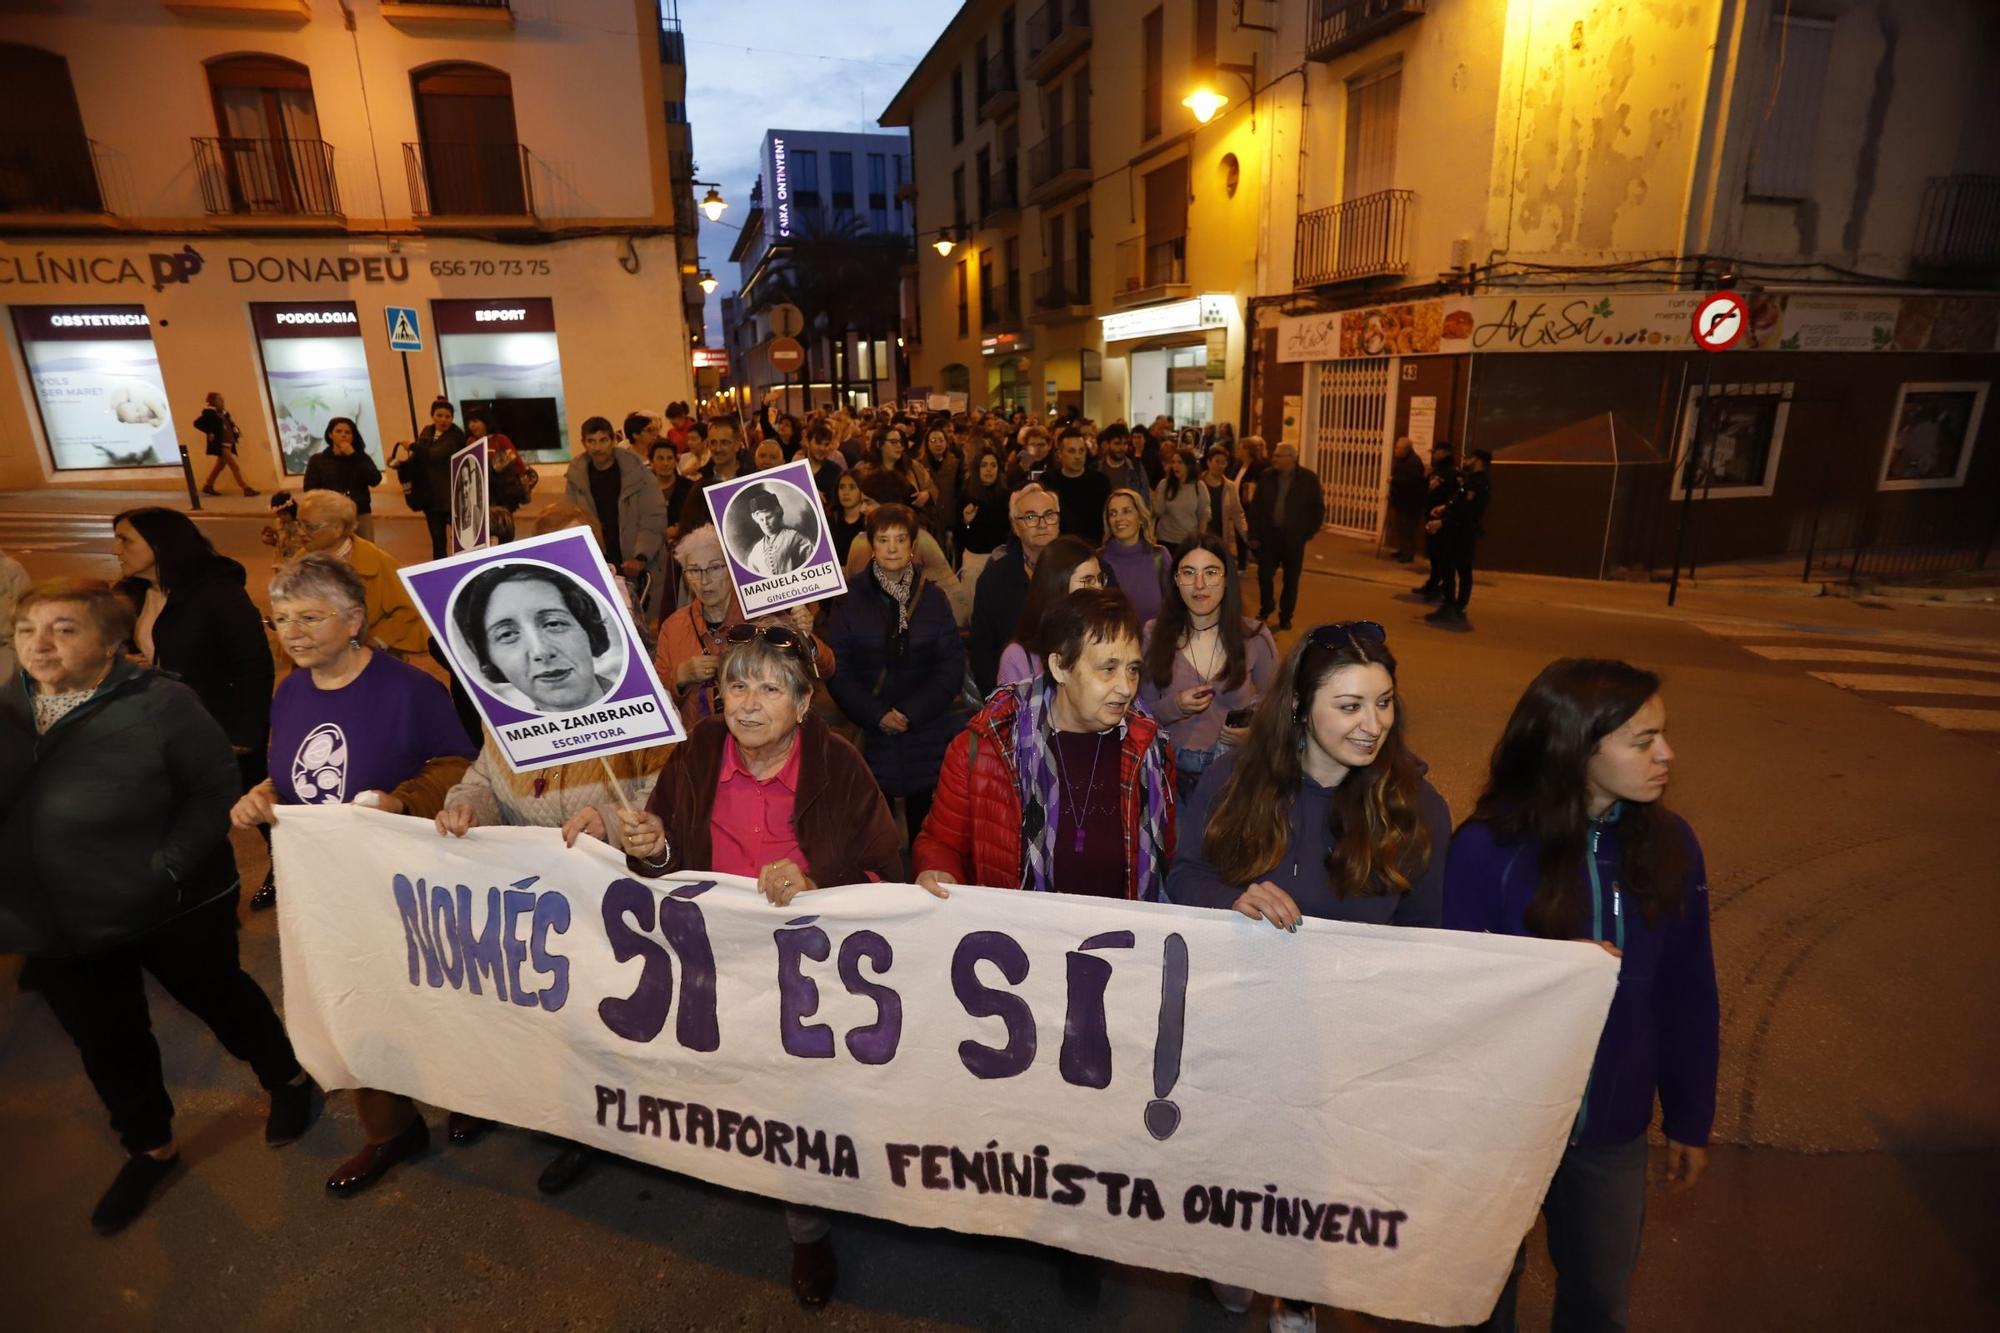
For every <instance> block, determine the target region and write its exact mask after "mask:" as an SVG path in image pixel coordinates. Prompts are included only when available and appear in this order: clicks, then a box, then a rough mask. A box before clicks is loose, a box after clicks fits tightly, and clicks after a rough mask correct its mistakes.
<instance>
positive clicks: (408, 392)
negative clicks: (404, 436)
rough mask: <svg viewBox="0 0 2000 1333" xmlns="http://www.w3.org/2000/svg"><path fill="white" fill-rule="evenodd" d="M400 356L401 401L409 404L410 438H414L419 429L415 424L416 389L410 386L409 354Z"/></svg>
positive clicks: (405, 353)
mask: <svg viewBox="0 0 2000 1333" xmlns="http://www.w3.org/2000/svg"><path fill="white" fill-rule="evenodd" d="M402 356H403V401H404V402H405V403H407V404H409V407H410V438H411V439H413V440H414V439H416V438H417V434H418V429H419V428H418V426H417V391H416V390H415V389H413V388H411V387H410V354H409V353H408V352H404V353H403V354H402Z"/></svg>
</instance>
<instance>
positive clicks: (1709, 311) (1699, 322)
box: [1694, 292, 1750, 352]
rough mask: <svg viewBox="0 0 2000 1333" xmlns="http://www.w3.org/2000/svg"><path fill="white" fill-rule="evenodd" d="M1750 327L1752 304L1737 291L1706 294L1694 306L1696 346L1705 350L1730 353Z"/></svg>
mask: <svg viewBox="0 0 2000 1333" xmlns="http://www.w3.org/2000/svg"><path fill="white" fill-rule="evenodd" d="M1749 327H1750V307H1749V306H1748V305H1745V304H1744V301H1743V298H1742V297H1741V296H1738V295H1737V294H1736V293H1735V292H1717V293H1715V295H1713V296H1708V297H1704V298H1703V299H1702V302H1701V304H1700V305H1698V306H1696V307H1695V308H1694V345H1695V346H1696V347H1699V348H1701V350H1702V351H1704V352H1726V351H1728V350H1729V349H1730V348H1732V347H1734V346H1735V345H1736V343H1737V341H1738V340H1739V339H1741V338H1742V337H1743V334H1744V332H1745V331H1746V330H1748V329H1749Z"/></svg>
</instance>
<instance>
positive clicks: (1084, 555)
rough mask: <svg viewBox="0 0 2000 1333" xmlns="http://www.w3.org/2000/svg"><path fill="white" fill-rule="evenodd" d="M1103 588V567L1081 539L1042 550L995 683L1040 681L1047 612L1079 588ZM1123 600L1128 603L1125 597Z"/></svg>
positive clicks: (1056, 542)
mask: <svg viewBox="0 0 2000 1333" xmlns="http://www.w3.org/2000/svg"><path fill="white" fill-rule="evenodd" d="M1103 586H1104V565H1103V563H1102V562H1100V561H1099V560H1098V558H1097V552H1096V551H1095V550H1093V549H1092V548H1091V545H1090V543H1089V542H1087V541H1085V540H1084V539H1083V538H1081V537H1074V536H1067V535H1065V536H1061V537H1057V538H1056V539H1055V540H1054V541H1052V542H1050V543H1049V544H1048V545H1047V546H1046V547H1044V548H1043V549H1042V555H1041V559H1039V560H1037V561H1036V562H1035V572H1034V573H1032V574H1030V575H1029V576H1028V595H1027V598H1026V599H1025V600H1024V601H1023V602H1022V603H1021V618H1020V620H1019V621H1017V622H1016V623H1015V626H1014V637H1013V639H1012V640H1010V641H1009V642H1008V644H1007V646H1006V647H1004V648H1002V649H1001V650H1000V667H999V671H998V673H997V674H996V675H995V677H994V680H995V683H997V684H1000V685H1018V684H1020V683H1021V682H1023V681H1029V680H1037V679H1040V677H1041V674H1042V662H1043V659H1044V658H1045V657H1046V656H1047V652H1046V650H1045V647H1044V643H1043V639H1042V622H1043V620H1044V619H1046V618H1047V616H1048V613H1049V610H1050V608H1052V607H1053V606H1055V604H1056V603H1057V602H1059V601H1061V600H1062V599H1063V598H1064V597H1065V596H1066V595H1068V594H1069V593H1073V592H1076V591H1077V590H1078V589H1080V588H1102V587H1103ZM1126 600H1127V601H1128V602H1129V601H1130V600H1131V599H1130V597H1129V596H1128V597H1127V599H1126ZM1134 614H1135V615H1136V614H1137V612H1134Z"/></svg>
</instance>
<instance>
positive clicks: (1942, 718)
mask: <svg viewBox="0 0 2000 1333" xmlns="http://www.w3.org/2000/svg"><path fill="white" fill-rule="evenodd" d="M1896 711H1897V712H1899V713H1908V714H1909V715H1910V716H1911V717H1913V718H1915V719H1917V720H1918V721H1919V722H1928V723H1930V724H1931V725H1932V726H1934V727H1942V728H1944V729H1945V730H1946V731H2000V708H1919V707H1916V706H1914V705H1909V704H1898V705H1896Z"/></svg>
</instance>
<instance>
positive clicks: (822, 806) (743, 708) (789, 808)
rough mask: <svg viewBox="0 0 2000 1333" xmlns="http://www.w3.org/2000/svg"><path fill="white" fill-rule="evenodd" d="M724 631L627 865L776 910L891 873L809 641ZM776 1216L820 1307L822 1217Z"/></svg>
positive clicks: (771, 629) (880, 811)
mask: <svg viewBox="0 0 2000 1333" xmlns="http://www.w3.org/2000/svg"><path fill="white" fill-rule="evenodd" d="M725 638H726V640H727V642H726V646H725V647H724V649H723V652H722V659H721V662H720V664H719V665H718V667H717V669H716V682H717V692H718V693H719V694H720V696H721V699H722V715H721V716H720V717H705V718H703V719H702V720H701V721H699V722H697V723H695V724H694V727H693V729H692V730H691V731H690V732H689V733H688V739H687V741H686V743H685V744H683V745H682V746H681V747H680V749H679V750H678V752H676V753H675V755H674V757H673V759H672V760H671V761H670V762H669V763H668V764H667V766H666V768H665V769H663V770H662V771H661V773H660V780H659V784H658V785H657V786H655V787H654V788H653V795H652V799H651V800H650V801H648V802H647V805H646V808H645V810H644V811H640V812H632V811H625V812H621V813H620V815H619V823H620V824H621V825H622V826H623V831H624V845H625V852H626V856H627V858H628V860H629V862H630V865H631V868H632V871H633V873H635V874H639V875H645V876H649V877H650V876H660V875H666V874H673V873H679V872H681V871H688V870H698V871H718V872H720V873H723V874H728V875H741V876H743V877H745V878H746V879H754V880H756V881H757V891H758V892H759V893H761V894H763V895H764V896H765V897H766V898H768V899H770V900H771V902H772V903H773V904H775V905H776V906H779V907H783V906H785V905H786V904H788V903H790V902H791V901H792V899H793V898H795V897H797V896H798V895H799V894H801V893H807V892H810V891H812V890H814V889H817V888H819V887H820V886H821V885H822V884H858V883H864V882H867V881H869V880H900V879H902V877H903V856H902V851H903V844H902V839H901V838H899V837H898V836H897V834H896V823H895V820H894V819H892V818H891V817H890V815H889V805H888V802H887V801H885V800H883V798H882V792H881V789H880V788H878V787H877V786H876V785H875V778H874V775H873V774H871V773H870V772H869V771H868V764H867V762H866V761H865V760H863V759H862V757H861V752H860V751H858V750H856V749H855V748H854V747H853V746H852V745H850V744H848V743H847V742H846V741H845V740H843V739H841V738H840V737H839V736H836V735H834V734H833V732H832V731H831V730H830V729H829V728H828V727H827V725H826V723H825V722H823V721H821V720H820V718H819V716H818V715H817V714H816V713H814V712H813V711H812V699H813V684H814V682H815V681H816V680H817V679H818V668H817V665H816V663H815V660H814V652H813V641H812V640H811V639H810V638H809V637H807V636H805V635H802V634H800V633H798V632H797V631H795V630H793V629H791V628H789V627H787V626H783V625H749V624H741V623H739V624H735V625H731V626H730V627H729V628H728V630H727V631H726V634H725ZM938 896H939V897H943V896H945V895H944V894H942V893H940V894H939V895H938ZM785 1222H786V1227H787V1230H788V1231H789V1232H790V1233H791V1239H792V1291H793V1294H794V1295H796V1296H797V1297H798V1299H799V1303H800V1304H802V1305H804V1306H806V1307H807V1308H808V1309H817V1308H818V1307H820V1306H823V1305H825V1304H826V1302H827V1301H828V1299H830V1298H831V1296H832V1295H833V1284H834V1279H835V1277H836V1276H837V1275H838V1269H837V1268H836V1266H835V1263H834V1256H833V1242H832V1238H831V1227H830V1225H829V1224H828V1221H827V1218H826V1216H825V1214H823V1213H819V1212H815V1211H812V1210H810V1209H805V1208H787V1209H786V1210H785Z"/></svg>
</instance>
